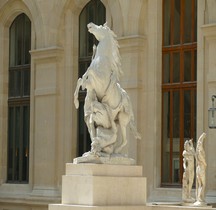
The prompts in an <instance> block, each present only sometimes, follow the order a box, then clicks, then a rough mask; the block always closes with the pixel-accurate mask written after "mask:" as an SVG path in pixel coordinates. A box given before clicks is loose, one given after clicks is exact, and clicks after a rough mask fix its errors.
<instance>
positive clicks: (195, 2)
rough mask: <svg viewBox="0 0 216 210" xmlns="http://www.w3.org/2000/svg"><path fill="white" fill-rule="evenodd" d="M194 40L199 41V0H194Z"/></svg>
mask: <svg viewBox="0 0 216 210" xmlns="http://www.w3.org/2000/svg"><path fill="white" fill-rule="evenodd" d="M194 8H195V9H194V23H195V24H194V42H196V41H197V0H194Z"/></svg>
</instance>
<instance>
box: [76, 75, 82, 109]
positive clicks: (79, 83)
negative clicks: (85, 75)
mask: <svg viewBox="0 0 216 210" xmlns="http://www.w3.org/2000/svg"><path fill="white" fill-rule="evenodd" d="M82 84H83V79H82V78H79V79H78V81H77V86H76V89H75V92H74V104H75V107H76V109H78V108H79V100H78V93H79V89H80V87H81V86H82Z"/></svg>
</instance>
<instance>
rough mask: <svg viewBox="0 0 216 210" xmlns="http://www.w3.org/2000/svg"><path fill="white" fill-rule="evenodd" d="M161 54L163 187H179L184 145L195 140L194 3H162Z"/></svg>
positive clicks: (171, 0) (189, 0)
mask: <svg viewBox="0 0 216 210" xmlns="http://www.w3.org/2000/svg"><path fill="white" fill-rule="evenodd" d="M162 53H163V72H162V162H161V165H162V185H180V184H181V182H182V174H183V166H182V165H183V164H182V152H183V149H184V142H185V140H186V139H190V138H193V139H194V141H195V140H196V80H197V79H196V72H197V70H196V69H197V68H196V62H197V59H196V53H197V0H163V47H162Z"/></svg>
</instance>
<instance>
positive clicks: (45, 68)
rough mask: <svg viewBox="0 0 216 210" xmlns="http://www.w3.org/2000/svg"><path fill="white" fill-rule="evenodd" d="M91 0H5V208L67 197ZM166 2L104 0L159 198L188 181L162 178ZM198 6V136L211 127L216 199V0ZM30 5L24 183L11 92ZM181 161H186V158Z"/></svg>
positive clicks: (140, 147)
mask: <svg viewBox="0 0 216 210" xmlns="http://www.w3.org/2000/svg"><path fill="white" fill-rule="evenodd" d="M92 1H93V0H92ZM89 2H90V1H89V0H61V1H59V0H46V1H41V0H0V210H3V209H8V210H12V209H14V210H18V209H22V210H30V209H32V210H37V209H38V210H39V209H40V210H45V209H47V208H48V207H47V206H48V204H49V203H59V202H60V200H61V177H62V175H63V174H64V171H65V164H66V163H67V162H71V161H72V160H73V158H75V157H76V156H77V149H78V143H77V136H78V122H77V118H78V113H77V110H76V109H75V107H74V104H73V92H74V90H75V86H76V81H77V78H78V70H79V62H78V61H79V38H80V34H79V26H80V19H79V17H80V14H81V12H82V11H83V9H84V8H85V6H86V5H87V4H88V3H89ZM164 2H165V1H164ZM164 2H163V1H162V0H133V1H132V0H101V3H102V4H103V5H104V7H105V10H106V14H105V15H106V21H107V23H108V25H109V26H110V28H111V29H112V30H113V31H114V32H115V33H116V35H117V37H118V42H119V45H120V54H121V58H122V70H123V72H124V75H123V77H122V78H121V85H122V86H123V87H124V88H125V89H126V91H127V92H128V93H129V95H130V97H131V101H132V103H133V109H134V113H135V118H136V124H137V127H138V130H139V131H140V133H141V135H142V140H140V141H136V140H134V139H133V137H132V136H131V140H130V141H129V145H128V147H127V148H125V153H128V154H129V156H130V157H133V158H135V159H136V160H137V164H138V165H142V166H143V174H144V176H146V177H147V180H148V181H147V185H148V201H149V202H151V201H176V200H181V188H180V187H179V186H175V185H172V187H170V186H169V185H163V183H162V171H163V170H162V167H163V166H162V165H163V164H162V161H161V159H162V147H163V146H162V144H163V143H162V141H161V139H162V125H163V120H162V116H163V115H162V112H163V106H162V101H163V97H162V82H161V81H162V77H163V76H162V69H163V62H162V56H163V51H162V45H163V27H164V24H163V21H162V20H163V9H164V7H163V5H164ZM193 2H194V1H193ZM195 9H196V14H197V22H196V25H195V28H196V30H197V39H196V41H194V42H196V43H195V44H196V46H197V48H196V49H197V54H196V66H197V73H196V75H197V79H196V85H195V86H196V89H195V90H196V92H197V99H196V103H195V105H194V107H195V110H196V122H195V127H196V134H197V135H196V136H194V138H197V136H199V135H200V134H201V133H202V132H206V133H207V141H206V142H205V150H206V154H207V156H206V159H207V164H208V167H207V201H209V202H215V203H216V161H215V149H216V141H215V138H216V130H215V129H209V128H208V109H209V107H211V96H212V95H215V94H216V59H215V54H216V14H215V9H216V0H197V5H196V7H195ZM192 11H193V10H192ZM21 14H24V15H25V16H26V17H28V19H29V20H30V23H31V33H30V39H31V41H30V43H31V46H30V56H31V60H30V61H29V63H27V64H28V65H29V68H30V74H29V75H30V76H29V79H30V83H29V91H30V92H29V97H28V106H29V107H30V109H29V133H28V134H29V143H28V149H27V150H25V152H23V154H24V153H25V155H26V156H28V167H27V169H25V170H27V176H28V179H27V180H25V182H22V181H21V182H20V181H19V180H16V178H15V175H13V172H11V174H12V175H11V176H12V177H13V178H11V180H12V181H11V182H10V181H9V180H10V177H9V175H8V174H9V173H10V170H9V169H10V166H9V154H10V150H9V149H8V147H9V143H8V141H9V140H8V139H9V136H10V135H11V132H8V131H10V129H9V123H8V120H9V116H10V114H9V113H10V112H9V111H8V110H9V109H8V107H9V106H10V102H11V101H12V102H13V101H15V102H16V100H15V99H14V98H13V97H12V99H11V101H10V93H9V92H10V84H9V83H10V82H9V78H10V76H9V70H11V71H13V70H14V69H13V68H10V67H11V66H10V62H12V61H11V59H12V58H11V53H12V50H11V49H12V48H11V46H12V45H13V42H12V41H11V40H12V38H13V36H12V35H10V34H11V33H13V32H12V29H11V26H12V24H13V23H14V20H16V18H17V17H18V16H19V15H21ZM194 46H195V45H194ZM24 64H26V63H24ZM24 66H25V65H24ZM12 67H13V66H12ZM17 68H18V67H17ZM14 71H16V69H15V70H14ZM12 83H13V82H12ZM15 89H16V87H15ZM24 98H25V97H24ZM13 99H14V100H13ZM25 99H26V98H25ZM23 100H24V99H23ZM12 102H11V103H12ZM25 102H26V101H25ZM15 106H17V105H16V104H15ZM23 119H25V118H23ZM23 144H24V143H23ZM174 144H175V143H174ZM174 146H175V145H174ZM16 154H17V153H16V151H15V153H14V155H15V156H16ZM179 157H180V156H179ZM14 158H15V157H14ZM14 160H16V159H14ZM177 160H178V162H177V169H179V168H181V166H179V165H180V163H181V161H180V160H179V159H177ZM172 161H173V160H171V162H172ZM21 162H22V164H25V163H24V161H21ZM12 163H13V164H15V163H14V162H13V161H12ZM173 164H174V163H173ZM12 168H13V167H12ZM13 170H14V171H16V168H13ZM164 170H165V169H164ZM179 170H180V169H179ZM177 171H178V170H177ZM22 173H23V172H19V175H20V174H21V175H22ZM170 173H172V172H170ZM173 173H174V172H173ZM178 173H179V171H178ZM14 180H15V181H14Z"/></svg>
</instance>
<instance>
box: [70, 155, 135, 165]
mask: <svg viewBox="0 0 216 210" xmlns="http://www.w3.org/2000/svg"><path fill="white" fill-rule="evenodd" d="M73 163H74V164H79V163H96V164H110V165H135V163H136V162H135V160H134V159H132V158H128V157H125V156H123V155H119V154H112V155H110V156H97V155H94V154H92V153H91V152H89V153H85V154H84V155H83V156H82V157H77V158H75V159H74V160H73Z"/></svg>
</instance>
